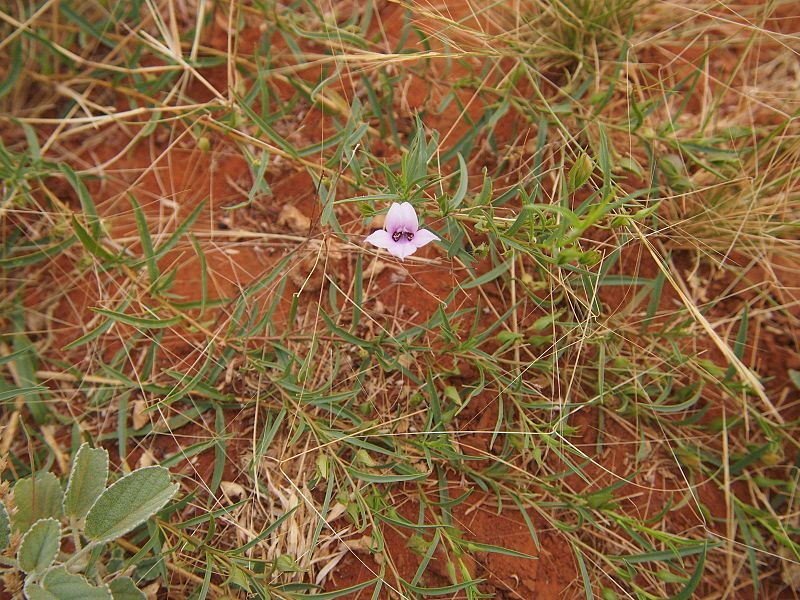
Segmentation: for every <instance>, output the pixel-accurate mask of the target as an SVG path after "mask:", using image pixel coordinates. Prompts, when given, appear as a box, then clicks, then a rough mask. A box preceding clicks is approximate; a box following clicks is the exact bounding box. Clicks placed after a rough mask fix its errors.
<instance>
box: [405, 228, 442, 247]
mask: <svg viewBox="0 0 800 600" xmlns="http://www.w3.org/2000/svg"><path fill="white" fill-rule="evenodd" d="M438 241H439V236H438V235H436V234H435V233H433V232H431V231H428V230H427V229H418V230H417V233H415V234H414V239H412V240H411V241H410V242H408V244H407V245H409V246H414V249H417V248H422V247H423V246H424V245H425V244H430V243H431V242H438Z"/></svg>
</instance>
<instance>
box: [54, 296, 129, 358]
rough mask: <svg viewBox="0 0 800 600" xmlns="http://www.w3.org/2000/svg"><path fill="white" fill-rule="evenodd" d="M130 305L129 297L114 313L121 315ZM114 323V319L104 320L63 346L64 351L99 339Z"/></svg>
mask: <svg viewBox="0 0 800 600" xmlns="http://www.w3.org/2000/svg"><path fill="white" fill-rule="evenodd" d="M130 303H131V299H130V298H129V297H126V298H125V299H124V300H123V301H122V303H121V304H120V305H119V308H118V309H117V311H115V312H117V313H118V314H123V313H122V311H124V310H125V309H126V308H128V306H129V305H130ZM115 322H116V320H115V319H106V320H105V321H103V322H102V323H100V325H98V326H97V327H95V328H94V329H92V330H91V331H89V332H87V333H85V334H84V335H82V336H81V337H79V338H77V339H75V340H72V341H71V342H69V343H68V344H67V345H66V346H64V350H71V349H72V348H77V347H79V346H83V345H84V344H88V343H89V342H91V341H92V340H94V339H96V338H99V337H100V336H101V335H103V334H104V333H106V332H107V331H108V330H109V329H111V327H112V326H113V325H114V323H115Z"/></svg>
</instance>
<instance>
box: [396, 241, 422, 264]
mask: <svg viewBox="0 0 800 600" xmlns="http://www.w3.org/2000/svg"><path fill="white" fill-rule="evenodd" d="M416 251H417V247H416V246H415V245H414V244H413V242H406V243H405V244H395V246H394V247H393V248H389V253H390V254H393V255H394V256H396V257H397V258H399V259H400V260H403V259H404V258H406V257H407V256H411V255H412V254H414V252H416Z"/></svg>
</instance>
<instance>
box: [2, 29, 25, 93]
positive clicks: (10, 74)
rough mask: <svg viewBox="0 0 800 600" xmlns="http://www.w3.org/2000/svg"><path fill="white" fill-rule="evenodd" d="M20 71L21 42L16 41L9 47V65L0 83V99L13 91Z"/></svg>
mask: <svg viewBox="0 0 800 600" xmlns="http://www.w3.org/2000/svg"><path fill="white" fill-rule="evenodd" d="M21 71H22V40H21V39H16V40H14V42H13V44H12V45H11V63H10V65H9V67H8V71H7V73H6V77H5V79H3V82H2V83H0V98H2V97H3V96H5V95H6V94H8V93H9V92H10V91H11V90H13V89H14V84H16V83H17V79H18V78H19V74H20V72H21Z"/></svg>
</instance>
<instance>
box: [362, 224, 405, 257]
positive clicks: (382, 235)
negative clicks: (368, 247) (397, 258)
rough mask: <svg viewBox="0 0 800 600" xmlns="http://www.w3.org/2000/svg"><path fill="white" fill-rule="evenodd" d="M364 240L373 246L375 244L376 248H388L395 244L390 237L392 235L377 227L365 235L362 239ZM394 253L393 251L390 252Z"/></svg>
mask: <svg viewBox="0 0 800 600" xmlns="http://www.w3.org/2000/svg"><path fill="white" fill-rule="evenodd" d="M364 241H365V242H369V243H370V244H372V245H373V246H377V247H378V248H385V249H389V248H392V247H393V246H396V245H397V242H395V241H394V240H393V239H392V236H391V235H389V232H388V231H386V230H385V229H378V230H377V231H373V232H372V233H371V234H370V235H368V236H367V239H365V240H364ZM392 254H394V253H392Z"/></svg>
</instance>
